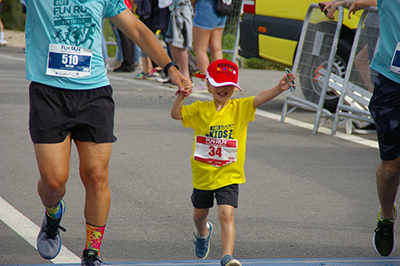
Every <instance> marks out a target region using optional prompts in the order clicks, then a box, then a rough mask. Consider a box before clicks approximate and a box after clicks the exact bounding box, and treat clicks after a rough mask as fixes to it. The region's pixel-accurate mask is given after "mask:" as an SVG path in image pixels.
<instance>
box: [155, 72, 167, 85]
mask: <svg viewBox="0 0 400 266" xmlns="http://www.w3.org/2000/svg"><path fill="white" fill-rule="evenodd" d="M168 80H169V77H167V76H165V74H162V76H159V77H156V81H157V82H160V83H163V82H167V81H168Z"/></svg>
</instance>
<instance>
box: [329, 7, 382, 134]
mask: <svg viewBox="0 0 400 266" xmlns="http://www.w3.org/2000/svg"><path fill="white" fill-rule="evenodd" d="M378 38H379V14H378V9H377V8H376V7H369V8H367V9H365V10H364V11H363V13H362V15H361V17H360V21H359V24H358V27H357V30H356V34H355V36H354V41H353V46H352V48H351V53H350V58H349V62H348V65H347V70H346V75H345V78H344V80H343V82H340V83H341V84H343V85H342V86H343V88H342V90H341V91H342V93H340V97H339V102H338V105H337V108H336V112H335V118H334V121H333V126H332V131H331V134H335V133H336V130H337V126H338V125H339V124H341V123H344V122H347V126H346V132H347V133H349V134H350V133H352V129H353V127H354V124H355V123H358V122H359V121H361V122H369V123H373V120H372V118H371V115H370V112H369V109H368V105H369V101H370V99H371V96H372V92H373V82H374V79H375V78H376V76H377V75H378V73H377V72H376V71H374V70H372V69H370V67H369V65H370V63H371V61H372V58H373V56H374V54H375V48H376V46H377V43H378ZM340 83H339V85H341V84H340ZM332 85H333V86H334V84H332ZM356 125H357V124H356Z"/></svg>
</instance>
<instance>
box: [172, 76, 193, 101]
mask: <svg viewBox="0 0 400 266" xmlns="http://www.w3.org/2000/svg"><path fill="white" fill-rule="evenodd" d="M181 84H182V88H181V87H179V89H178V90H177V91H176V92H175V95H181V96H182V97H183V99H185V98H187V97H189V95H190V94H191V93H192V81H191V80H190V79H188V78H185V79H183V80H181Z"/></svg>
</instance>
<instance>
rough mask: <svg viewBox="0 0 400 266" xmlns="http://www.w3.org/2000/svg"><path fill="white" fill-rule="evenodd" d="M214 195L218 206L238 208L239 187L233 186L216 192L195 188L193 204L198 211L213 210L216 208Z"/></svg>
mask: <svg viewBox="0 0 400 266" xmlns="http://www.w3.org/2000/svg"><path fill="white" fill-rule="evenodd" d="M214 195H215V199H216V200H217V205H222V204H226V205H231V206H233V207H235V208H237V207H238V199H239V185H238V184H233V185H229V186H226V187H222V188H219V189H216V190H200V189H196V188H193V193H192V197H191V199H192V204H193V207H195V208H198V209H204V208H212V207H213V206H214Z"/></svg>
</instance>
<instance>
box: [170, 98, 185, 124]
mask: <svg viewBox="0 0 400 266" xmlns="http://www.w3.org/2000/svg"><path fill="white" fill-rule="evenodd" d="M184 99H185V96H184V95H183V94H182V93H179V94H178V96H177V97H176V99H175V102H174V104H173V105H172V109H171V117H172V118H173V119H176V120H182V106H183V100H184Z"/></svg>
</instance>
